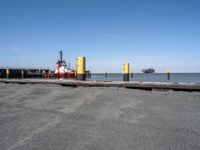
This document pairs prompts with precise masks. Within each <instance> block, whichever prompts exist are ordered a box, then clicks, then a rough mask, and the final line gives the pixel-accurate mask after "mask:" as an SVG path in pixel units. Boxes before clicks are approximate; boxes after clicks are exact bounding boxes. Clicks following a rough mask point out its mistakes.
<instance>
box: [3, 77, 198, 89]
mask: <svg viewBox="0 0 200 150" xmlns="http://www.w3.org/2000/svg"><path fill="white" fill-rule="evenodd" d="M0 82H2V83H18V84H28V83H29V84H57V85H62V86H74V87H77V86H86V87H124V88H132V89H143V90H154V89H155V90H175V91H200V84H195V83H174V82H133V81H130V82H123V81H106V82H104V81H77V80H57V79H0Z"/></svg>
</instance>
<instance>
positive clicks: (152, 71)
mask: <svg viewBox="0 0 200 150" xmlns="http://www.w3.org/2000/svg"><path fill="white" fill-rule="evenodd" d="M142 72H143V73H154V72H155V70H154V69H153V68H144V69H142Z"/></svg>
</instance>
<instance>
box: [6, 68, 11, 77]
mask: <svg viewBox="0 0 200 150" xmlns="http://www.w3.org/2000/svg"><path fill="white" fill-rule="evenodd" d="M9 77H10V69H6V78H9Z"/></svg>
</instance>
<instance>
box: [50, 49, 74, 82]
mask: <svg viewBox="0 0 200 150" xmlns="http://www.w3.org/2000/svg"><path fill="white" fill-rule="evenodd" d="M59 53H60V60H58V62H57V63H56V64H57V68H56V70H55V73H54V74H53V77H54V78H75V70H73V69H70V66H67V63H66V62H65V60H63V59H62V55H63V52H62V51H60V52H59Z"/></svg>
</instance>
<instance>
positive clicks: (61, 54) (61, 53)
mask: <svg viewBox="0 0 200 150" xmlns="http://www.w3.org/2000/svg"><path fill="white" fill-rule="evenodd" d="M59 53H60V62H61V63H62V62H63V59H62V56H63V52H62V50H61V51H60V52H59Z"/></svg>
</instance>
